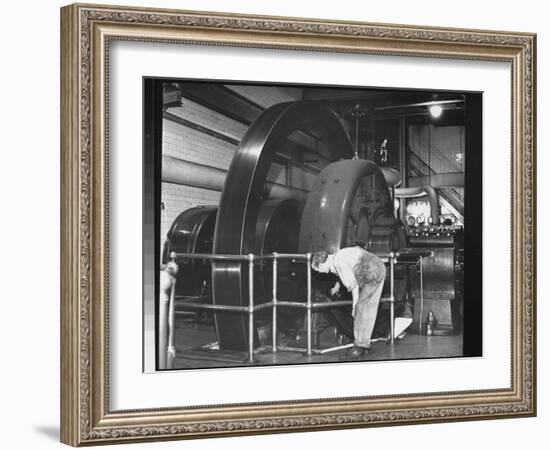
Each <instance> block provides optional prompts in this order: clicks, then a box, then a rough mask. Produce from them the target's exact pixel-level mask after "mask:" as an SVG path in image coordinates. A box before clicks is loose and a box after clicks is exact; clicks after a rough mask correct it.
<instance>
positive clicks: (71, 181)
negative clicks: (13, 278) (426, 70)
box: [61, 4, 536, 446]
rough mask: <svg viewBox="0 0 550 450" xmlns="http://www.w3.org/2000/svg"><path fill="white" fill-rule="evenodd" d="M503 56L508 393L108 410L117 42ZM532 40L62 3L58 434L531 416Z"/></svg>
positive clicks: (87, 437)
mask: <svg viewBox="0 0 550 450" xmlns="http://www.w3.org/2000/svg"><path fill="white" fill-rule="evenodd" d="M112 40H137V41H144V42H152V41H156V42H172V43H174V42H177V43H189V44H193V43H201V44H210V45H224V46H237V47H256V48H267V49H292V50H316V51H325V52H349V53H363V54H383V55H396V56H416V57H426V58H457V59H470V60H484V61H487V60H493V61H506V62H509V63H511V67H512V86H511V91H512V117H511V123H512V185H511V187H510V188H511V192H512V237H511V240H512V270H511V273H512V325H511V327H512V355H511V370H512V384H511V387H510V388H509V389H495V390H484V391H459V392H448V393H426V394H409V395H394V396H382V397H368V398H365V397H354V398H352V399H326V400H310V401H297V400H296V401H291V402H278V403H254V404H240V405H232V406H227V405H226V406H223V405H213V406H208V407H199V408H198V407H193V408H187V407H180V408H174V409H158V410H137V411H121V412H118V411H116V412H114V411H110V410H109V398H108V385H107V383H108V376H107V375H108V364H107V361H108V334H107V318H108V303H107V296H106V288H107V286H108V282H109V280H108V271H107V264H106V263H107V256H108V240H107V234H106V231H107V225H108V223H107V220H108V216H107V208H108V198H107V196H106V186H107V185H108V176H107V171H106V167H107V163H108V153H107V147H106V136H107V130H108V129H107V125H106V124H107V110H106V105H107V103H106V94H107V92H106V89H107V75H108V74H107V73H106V67H107V62H108V49H109V42H110V41H112ZM535 57H536V35H534V34H530V33H515V32H514V33H511V32H503V31H484V30H467V29H445V28H434V27H419V26H405V25H385V24H373V23H359V22H345V23H344V22H335V21H328V20H313V19H298V18H288V17H260V16H250V15H240V14H226V13H224V14H220V13H210V12H208V13H206V12H194V11H193V12H191V11H174V10H160V9H143V8H130V7H115V6H106V5H85V4H75V5H70V6H66V7H64V8H62V9H61V241H62V246H61V274H62V275H61V440H62V442H64V443H67V444H70V445H73V446H79V445H86V444H106V443H121V442H129V441H144V440H161V439H178V438H199V437H214V436H230V435H244V434H259V433H274V432H296V431H312V430H323V429H336V428H351V427H366V426H381V425H399V424H413V423H414V424H419V423H426V422H445V421H457V420H472V419H496V418H503V417H521V416H533V415H535V414H536V335H535V332H536V330H535V323H536V320H535V319H536V317H535V313H536V310H535V298H536V292H535V289H536V278H535V277H536V272H535V270H536V267H535V261H536V236H535V233H536V222H535V220H536V211H535V204H536V196H535V193H536V185H535V182H536V181H535V180H536V172H535V126H536V123H535V84H536V73H535V71H536V61H535Z"/></svg>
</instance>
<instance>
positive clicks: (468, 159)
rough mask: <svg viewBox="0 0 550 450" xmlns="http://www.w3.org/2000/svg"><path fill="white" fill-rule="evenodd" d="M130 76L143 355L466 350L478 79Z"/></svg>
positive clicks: (478, 293) (185, 362) (166, 361)
mask: <svg viewBox="0 0 550 450" xmlns="http://www.w3.org/2000/svg"><path fill="white" fill-rule="evenodd" d="M143 89H144V99H145V100H144V106H143V108H144V109H143V124H144V137H143V162H144V165H143V167H144V174H143V175H144V180H143V195H144V196H143V199H144V201H143V218H144V226H143V230H144V231H143V279H144V286H143V302H144V311H146V314H147V312H149V317H144V328H145V329H144V336H145V341H144V347H145V348H146V349H154V351H147V350H145V351H144V358H145V359H146V360H147V359H148V358H149V361H144V367H146V368H150V369H151V368H152V369H153V371H154V370H156V371H162V370H180V369H211V368H228V367H240V366H266V365H279V366H284V365H294V364H322V363H339V364H340V363H348V362H362V363H369V362H375V361H387V360H411V359H433V358H457V357H460V358H464V357H479V356H483V348H482V339H481V336H482V330H481V326H482V321H481V311H482V305H483V298H482V286H481V258H482V255H481V248H482V242H481V232H482V228H481V225H482V224H481V216H482V214H481V207H482V199H481V197H480V195H479V193H480V192H481V189H482V179H481V158H482V123H481V121H482V103H483V95H482V93H480V92H465V91H440V90H433V91H430V90H417V89H392V88H391V87H368V86H366V87H365V86H332V85H303V84H300V85H298V84H267V83H262V84H259V83H251V82H246V81H235V80H229V81H223V80H222V81H212V80H192V79H159V78H144V81H143ZM147 355H149V356H147ZM152 358H153V359H154V361H153V360H152Z"/></svg>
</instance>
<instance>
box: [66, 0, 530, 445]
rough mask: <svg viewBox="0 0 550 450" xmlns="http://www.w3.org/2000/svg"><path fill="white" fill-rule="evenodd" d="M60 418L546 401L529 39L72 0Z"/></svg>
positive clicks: (117, 433) (367, 412) (156, 434)
mask: <svg viewBox="0 0 550 450" xmlns="http://www.w3.org/2000/svg"><path fill="white" fill-rule="evenodd" d="M61 19H62V20H61V37H62V48H61V56H62V71H61V72H62V76H61V87H62V99H61V102H62V105H61V106H62V120H61V123H62V130H61V132H62V148H61V161H62V193H61V195H62V236H63V239H62V249H61V255H62V274H63V277H62V280H61V287H62V289H61V291H62V298H61V310H62V330H61V331H62V332H61V339H62V341H61V347H62V375H61V378H62V379H61V391H62V417H61V430H62V432H61V435H62V437H61V439H62V441H63V442H65V443H67V444H70V445H74V446H79V445H86V444H106V443H118V442H130V441H143V440H150V439H157V440H158V439H180V438H198V437H215V436H229V435H234V434H241V435H242V434H254V433H269V432H292V431H310V430H321V429H334V428H342V427H365V426H381V425H399V424H413V423H425V422H441V421H456V420H472V419H491V418H502V417H512V416H513V417H527V416H532V415H534V414H535V413H536V371H535V364H536V353H535V284H534V283H535V228H536V222H535V218H536V214H535V203H534V199H535V192H536V191H535V100H534V99H535V81H536V76H535V67H536V64H535V57H536V36H535V35H533V34H529V33H510V32H500V31H499V32H496V31H485V30H460V29H443V28H425V27H417V26H404V25H383V24H370V23H358V22H349V23H339V22H331V21H320V20H315V19H294V18H282V17H259V16H245V15H242V16H241V15H237V14H219V13H204V12H191V11H172V10H153V9H139V8H128V7H111V6H94V5H71V6H67V7H65V8H62V10H61Z"/></svg>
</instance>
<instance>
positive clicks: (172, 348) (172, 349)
mask: <svg viewBox="0 0 550 450" xmlns="http://www.w3.org/2000/svg"><path fill="white" fill-rule="evenodd" d="M175 305H176V277H175V276H174V277H173V279H172V290H171V291H170V304H169V305H168V348H167V349H166V368H167V369H173V368H174V360H175V359H176V321H175V316H176V306H175Z"/></svg>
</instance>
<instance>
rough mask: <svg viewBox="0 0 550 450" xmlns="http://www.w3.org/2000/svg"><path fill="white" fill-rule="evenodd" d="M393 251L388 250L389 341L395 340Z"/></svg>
mask: <svg viewBox="0 0 550 450" xmlns="http://www.w3.org/2000/svg"><path fill="white" fill-rule="evenodd" d="M394 264H395V253H394V252H390V343H392V344H393V343H394V341H395V295H394V267H393V266H394Z"/></svg>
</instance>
